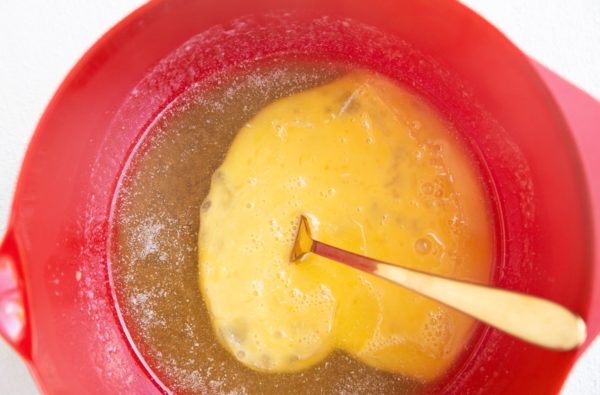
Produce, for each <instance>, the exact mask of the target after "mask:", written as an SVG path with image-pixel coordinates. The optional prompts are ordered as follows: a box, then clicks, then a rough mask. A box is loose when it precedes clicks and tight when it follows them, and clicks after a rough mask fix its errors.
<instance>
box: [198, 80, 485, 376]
mask: <svg viewBox="0 0 600 395" xmlns="http://www.w3.org/2000/svg"><path fill="white" fill-rule="evenodd" d="M487 212H488V207H487V203H486V198H485V191H484V188H483V186H482V183H481V181H480V179H479V175H478V173H477V171H476V169H475V167H474V166H473V161H472V159H471V157H470V156H469V154H468V153H467V152H466V150H465V149H464V147H463V145H462V143H461V142H459V141H458V140H457V138H456V136H455V133H454V132H453V131H452V130H451V127H450V126H449V125H448V124H447V123H446V122H445V121H444V120H443V119H442V118H441V116H440V115H439V114H438V113H437V112H436V111H435V110H434V109H433V108H432V107H431V106H429V105H428V104H426V103H425V102H424V101H423V100H422V99H420V98H418V97H416V96H415V95H414V94H412V93H410V92H409V91H407V90H405V89H403V88H402V87H399V86H397V85H396V84H394V83H393V82H391V81H389V80H387V79H385V78H384V77H381V76H378V75H374V74H370V73H366V72H352V73H350V74H347V75H345V76H344V77H342V78H339V79H337V80H335V81H333V82H330V83H328V84H326V85H324V86H320V87H317V88H313V89H310V90H307V91H304V92H301V93H297V94H295V95H292V96H290V97H287V98H283V99H280V100H278V101H275V102H273V103H271V104H270V105H268V106H267V107H265V108H264V109H263V110H262V111H261V112H259V113H258V114H257V115H256V116H255V117H254V118H253V119H251V120H250V121H249V122H248V123H247V124H246V125H245V126H244V127H243V128H242V129H241V131H240V132H239V134H238V135H237V136H236V137H235V139H234V141H233V144H232V146H231V148H230V149H229V151H228V153H227V155H226V157H225V160H224V162H223V164H222V165H221V166H220V168H219V169H218V170H217V171H216V172H215V173H214V176H213V178H212V183H211V187H210V192H209V194H208V196H207V197H206V199H205V201H204V203H203V204H202V206H201V214H200V232H199V245H198V246H199V273H200V288H201V292H202V294H203V298H204V300H205V301H206V304H207V307H208V311H209V315H210V319H211V321H212V326H213V329H214V331H215V334H216V336H217V338H218V339H219V341H220V342H221V344H222V346H223V347H224V348H225V349H227V350H228V351H229V352H230V353H231V354H232V355H233V356H234V357H235V358H236V359H237V360H238V361H239V362H241V363H242V364H244V365H246V366H247V367H249V368H252V369H254V370H258V371H264V372H294V371H300V370H303V369H306V368H308V367H310V366H312V365H315V364H317V363H318V362H320V361H322V360H323V359H325V358H326V357H327V356H328V355H329V354H330V353H331V352H332V351H333V350H334V349H339V350H342V351H344V352H346V353H347V354H349V355H350V356H352V357H353V358H355V359H357V360H359V361H361V362H363V363H365V364H367V365H369V366H372V367H375V368H377V369H381V370H385V371H389V372H394V373H399V374H402V375H406V376H409V377H413V378H416V379H418V380H420V381H430V380H433V379H435V378H438V377H440V376H441V375H442V374H443V373H445V372H446V371H447V370H448V369H449V367H450V366H451V365H452V364H453V362H455V361H456V359H457V358H458V356H459V355H460V353H461V351H462V350H463V349H464V346H465V345H466V343H467V342H468V341H469V338H470V335H471V333H472V330H473V326H474V321H473V319H471V318H469V317H467V316H465V315H463V314H461V313H459V312H456V311H454V310H452V309H450V308H448V307H445V306H443V305H441V304H439V303H437V302H434V301H431V300H429V299H427V298H424V297H422V296H419V295H417V294H415V293H413V292H411V291H408V290H405V289H402V288H400V287H398V286H396V285H393V284H391V283H389V282H386V281H385V280H382V279H378V278H375V277H373V276H371V275H369V274H365V273H362V272H359V271H357V270H355V269H352V268H349V267H345V266H343V265H340V264H338V263H334V262H332V261H328V260H326V259H324V258H321V257H318V256H315V255H311V256H308V257H307V258H306V259H305V260H304V261H303V262H302V263H301V264H297V265H292V264H290V262H289V256H290V250H291V247H292V245H293V239H294V236H295V232H296V226H297V223H298V217H299V216H300V215H301V214H304V215H306V216H307V217H308V218H309V220H310V222H311V229H312V231H313V236H314V237H315V238H316V239H318V240H321V241H323V242H325V243H328V244H333V245H336V246H338V247H341V248H344V249H346V250H350V251H353V252H356V253H359V254H362V255H367V256H370V257H373V258H376V259H379V260H382V261H387V262H395V263H398V264H402V265H404V266H407V267H410V268H414V269H418V270H422V271H426V272H431V273H436V274H441V275H445V276H449V277H453V278H460V279H468V280H471V281H475V282H480V283H486V282H487V281H488V278H489V273H490V267H491V263H492V254H493V242H492V226H491V223H490V219H489V216H488V215H487Z"/></svg>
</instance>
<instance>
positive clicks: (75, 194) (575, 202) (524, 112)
mask: <svg viewBox="0 0 600 395" xmlns="http://www.w3.org/2000/svg"><path fill="white" fill-rule="evenodd" d="M249 15H254V16H253V17H246V18H244V19H241V20H240V19H239V18H240V17H243V16H249ZM323 16H327V18H323ZM346 18H349V19H346ZM234 20H237V22H232V21H234ZM215 25H221V26H223V27H222V28H213V29H210V28H211V27H213V26H215ZM365 26H372V27H374V28H375V29H371V28H367V27H365ZM200 33H202V35H201V36H199V38H198V37H196V38H195V39H192V38H193V37H194V36H196V35H198V34H200ZM190 39H192V40H191V41H188V40H190ZM178 48H179V49H178ZM278 56H295V57H304V58H315V59H325V60H336V61H346V62H349V63H353V64H356V65H358V66H362V67H368V68H371V69H374V70H375V71H378V72H380V73H382V74H385V75H387V76H389V77H391V78H394V79H396V80H398V81H399V82H400V83H402V84H404V85H407V86H409V87H410V88H411V89H414V90H416V91H417V92H419V93H420V94H422V95H423V96H424V97H426V98H427V99H428V100H429V101H431V102H432V103H433V104H434V105H436V106H437V107H438V108H439V109H440V111H442V112H443V113H444V114H445V115H446V117H447V118H448V119H450V121H451V122H452V123H453V124H454V125H455V127H456V129H457V130H458V132H459V133H460V135H461V137H462V138H463V140H464V141H465V143H466V144H467V145H468V146H469V147H470V148H471V149H472V151H473V152H474V154H475V156H476V157H477V159H478V163H479V164H480V167H481V170H482V173H483V174H484V175H485V178H486V182H487V184H488V189H489V191H490V194H491V195H492V200H493V201H494V202H495V205H496V207H495V222H496V231H497V232H496V233H497V235H498V236H497V245H498V258H497V262H496V264H495V271H494V278H493V282H494V284H496V285H498V286H502V287H505V288H509V289H514V290H519V291H523V292H527V293H531V294H534V295H538V296H542V297H544V298H548V299H551V300H554V301H556V302H558V303H561V304H563V305H565V306H566V307H568V308H569V309H572V310H573V311H575V312H577V313H578V314H580V315H581V316H582V317H584V319H585V320H586V322H587V323H588V330H589V332H590V334H589V337H588V341H587V342H586V344H585V345H584V346H583V347H582V348H580V349H579V350H576V351H572V352H553V351H548V350H545V349H541V348H537V347H534V346H531V345H528V344H525V343H523V342H520V341H518V340H515V339H514V338H512V337H510V336H508V335H505V334H503V333H500V332H498V331H495V330H492V329H489V328H483V327H481V329H480V331H479V333H478V336H476V340H475V341H473V342H472V344H470V345H469V347H468V350H466V352H465V356H464V358H462V360H461V361H460V363H459V364H457V366H456V367H455V369H454V370H453V371H452V372H451V373H450V375H449V376H448V378H447V379H446V380H445V381H444V382H443V383H440V386H439V387H437V388H438V390H439V391H441V392H445V393H455V394H465V393H472V394H479V393H482V394H483V393H485V394H504V393H513V394H521V393H523V394H552V393H557V392H558V391H559V390H560V387H561V386H562V384H563V381H564V379H565V377H566V375H567V373H568V371H569V370H570V368H571V366H572V365H573V363H574V361H575V360H576V358H577V357H578V355H580V353H581V352H582V351H583V350H584V349H585V347H587V345H589V343H590V341H591V339H593V338H594V337H595V336H596V335H597V334H598V331H599V328H600V261H599V260H598V257H597V255H596V250H595V249H596V247H597V246H598V239H597V237H598V236H597V234H596V233H595V232H597V230H598V229H599V228H600V219H599V215H598V211H597V210H598V208H599V205H598V203H600V202H599V201H597V200H596V201H592V199H591V196H596V197H598V196H599V195H598V192H599V191H600V189H599V188H600V185H598V184H599V181H598V179H597V177H596V179H595V178H594V177H593V176H592V174H593V171H594V170H595V171H596V173H597V172H598V171H600V166H599V165H600V164H599V163H598V161H596V162H595V166H597V167H596V168H595V169H594V168H589V167H588V168H586V170H587V173H586V172H584V170H583V168H582V165H581V163H580V160H581V159H580V155H579V153H578V151H577V150H576V147H575V144H574V142H573V138H572V134H571V131H570V129H569V127H568V126H567V124H566V122H565V120H564V119H563V116H562V114H561V112H560V110H559V108H558V107H557V105H556V103H555V102H554V100H553V98H552V96H551V95H550V93H549V91H548V90H547V88H546V86H545V85H544V83H543V82H542V80H541V79H540V77H539V76H538V74H537V73H536V71H535V70H534V69H533V67H532V66H531V64H530V63H529V61H528V60H527V58H526V57H525V56H524V55H523V54H522V53H521V52H519V50H518V49H516V48H515V47H514V46H513V45H512V44H511V43H510V42H509V41H508V40H507V39H506V38H505V37H504V36H502V35H501V34H500V33H499V32H498V31H497V30H495V29H494V28H493V27H492V26H490V25H489V24H488V23H486V22H485V21H484V20H482V19H481V18H480V17H478V16H477V15H475V14H474V13H472V12H471V11H469V10H468V9H466V8H464V7H463V6H461V5H460V4H458V3H455V2H452V1H435V2H433V1H429V0H411V1H386V0H374V1H368V2H366V1H350V0H342V1H340V0H318V1H317V0H252V1H235V0H222V1H219V2H209V1H206V0H196V1H194V0H190V1H185V0H162V1H155V2H151V3H150V4H148V5H146V6H144V7H142V8H140V9H139V10H137V11H136V12H134V13H133V14H132V15H130V16H129V17H127V18H126V19H125V20H123V21H122V22H121V23H119V24H118V25H117V26H116V27H115V28H113V29H112V30H111V31H110V32H109V33H107V34H106V35H105V36H104V37H103V38H102V39H101V40H100V41H99V42H98V43H97V44H96V45H94V47H93V48H92V49H91V50H90V51H88V53H87V54H86V55H85V56H84V57H83V59H82V60H81V61H80V62H79V63H78V64H77V66H76V67H75V68H74V69H73V70H72V71H71V73H70V74H69V76H68V77H67V78H66V79H65V81H64V82H63V84H62V86H61V87H60V89H59V90H58V92H57V93H56V95H55V96H54V98H53V99H52V101H51V103H50V104H49V105H48V108H47V109H46V112H45V113H44V115H43V117H42V119H41V121H40V123H39V125H38V128H37V130H36V132H35V134H34V137H33V139H32V141H31V144H30V146H29V150H28V152H27V155H26V158H25V160H24V163H23V168H22V171H21V175H20V178H19V182H18V186H17V190H16V193H15V198H14V204H13V209H12V215H11V217H10V223H9V226H8V231H7V234H6V237H5V239H4V241H3V243H2V246H1V249H0V333H1V334H2V336H3V337H4V338H5V339H6V340H7V341H8V342H9V343H10V344H11V345H12V346H13V347H14V349H15V350H16V351H17V352H18V353H19V354H21V356H22V357H23V358H24V359H25V361H26V362H27V363H28V365H29V367H30V370H31V372H32V374H33V375H34V376H35V378H36V380H37V383H38V385H39V386H40V388H41V389H42V390H43V392H45V393H51V394H81V393H88V394H92V393H98V394H113V393H128V394H130V393H138V394H139V393H143V394H153V393H161V391H167V392H168V389H167V388H168V378H165V377H161V375H160V374H156V373H155V372H154V373H153V372H152V371H151V369H149V368H148V366H147V364H146V363H145V362H144V359H143V358H142V356H141V355H138V352H137V350H136V348H135V346H134V345H133V344H132V343H131V342H130V338H129V336H128V331H127V330H126V328H125V327H124V326H123V325H122V324H121V322H122V320H121V317H120V315H119V313H118V309H117V307H116V305H115V303H114V301H113V294H112V290H111V286H110V283H109V275H108V263H109V259H110V254H109V251H108V250H107V237H108V235H109V231H110V227H109V213H110V210H111V206H112V199H113V195H114V191H115V188H116V186H117V182H118V179H119V177H120V174H121V172H122V170H123V167H124V165H125V163H126V162H127V159H128V157H129V156H130V154H131V153H132V150H133V147H134V146H135V145H136V143H137V142H138V141H139V139H140V138H142V136H143V135H144V131H145V130H146V128H147V126H148V125H149V123H150V122H151V121H152V120H153V119H154V118H155V117H156V115H157V114H158V113H160V111H161V110H162V109H164V108H165V106H167V105H168V104H169V103H171V102H172V101H173V100H174V98H176V97H177V96H179V95H180V94H181V93H182V92H184V91H185V90H186V89H187V88H188V87H190V86H191V85H193V84H194V83H196V82H199V81H202V80H203V79H205V78H207V77H208V76H210V75H212V74H214V73H215V72H217V71H219V70H221V69H223V68H227V67H246V66H248V65H251V64H252V62H254V61H258V60H260V59H267V58H272V57H278ZM592 138H593V139H594V141H597V139H598V138H599V137H598V136H596V137H592ZM584 151H585V150H584ZM585 153H586V152H584V154H585ZM587 154H588V155H589V154H591V153H590V152H587ZM589 163H591V162H589ZM589 163H588V164H589ZM588 188H590V189H588ZM590 190H591V191H592V192H590ZM592 203H593V204H594V208H595V210H596V211H592ZM593 215H595V217H594V216H593ZM594 237H596V238H594Z"/></svg>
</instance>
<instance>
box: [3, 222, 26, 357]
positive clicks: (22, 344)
mask: <svg viewBox="0 0 600 395" xmlns="http://www.w3.org/2000/svg"><path fill="white" fill-rule="evenodd" d="M28 332H29V328H28V319H27V309H26V305H25V282H24V279H23V272H22V268H21V265H20V261H19V254H18V248H17V244H16V243H15V239H14V236H13V234H12V232H11V231H8V232H7V234H6V236H5V238H4V241H3V242H2V244H1V245H0V336H2V337H3V338H4V339H5V340H6V341H7V342H8V344H10V345H11V346H12V347H13V348H14V349H15V350H16V351H17V352H18V353H19V354H20V355H21V356H22V357H23V358H25V359H30V356H31V342H30V339H29V336H28Z"/></svg>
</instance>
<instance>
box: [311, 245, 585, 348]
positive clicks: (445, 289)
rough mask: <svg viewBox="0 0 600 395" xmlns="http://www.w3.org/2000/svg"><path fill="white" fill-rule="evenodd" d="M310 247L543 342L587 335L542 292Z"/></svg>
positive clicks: (565, 343)
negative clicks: (520, 290) (533, 293)
mask: <svg viewBox="0 0 600 395" xmlns="http://www.w3.org/2000/svg"><path fill="white" fill-rule="evenodd" d="M309 250H310V252H313V253H315V254H317V255H320V256H323V257H325V258H329V259H333V260H335V261H338V262H340V263H344V264H347V265H349V266H352V267H355V268H357V269H360V270H363V271H365V272H368V273H372V274H374V275H376V276H379V277H381V278H384V279H386V280H389V281H392V282H394V283H396V284H398V285H401V286H403V287H405V288H408V289H410V290H412V291H415V292H417V293H419V294H421V295H424V296H427V297H429V298H431V299H434V300H436V301H438V302H441V303H444V304H445V305H448V306H450V307H453V308H455V309H457V310H459V311H462V312H463V313H466V314H468V315H470V316H472V317H474V318H476V319H478V320H480V321H482V322H485V323H486V324H488V325H490V326H493V327H494V328H497V329H500V330H502V331H504V332H506V333H509V334H511V335H513V336H515V337H518V338H520V339H522V340H525V341H527V342H530V343H533V344H537V345H539V346H542V347H546V348H551V349H556V350H571V349H573V348H575V347H577V346H579V345H581V344H582V343H583V342H584V340H585V337H586V326H585V323H584V321H583V320H582V319H581V317H579V316H578V315H576V314H574V313H573V312H571V311H569V310H567V309H566V308H564V307H563V306H561V305H559V304H557V303H554V302H551V301H548V300H545V299H542V298H538V297H535V296H530V295H525V294H522V293H518V292H513V291H507V290H503V289H498V288H493V287H488V286H484V285H478V284H473V283H469V282H465V281H460V280H453V279H449V278H446V277H441V276H437V275H434V274H428V273H423V272H419V271H416V270H411V269H407V268H404V267H400V266H396V265H392V264H389V263H385V262H379V261H376V260H373V259H370V258H367V257H364V256H362V255H358V254H354V253H351V252H348V251H344V250H342V249H339V248H337V247H333V246H330V245H328V244H325V243H321V242H319V241H317V240H313V241H312V244H311V245H310V247H309Z"/></svg>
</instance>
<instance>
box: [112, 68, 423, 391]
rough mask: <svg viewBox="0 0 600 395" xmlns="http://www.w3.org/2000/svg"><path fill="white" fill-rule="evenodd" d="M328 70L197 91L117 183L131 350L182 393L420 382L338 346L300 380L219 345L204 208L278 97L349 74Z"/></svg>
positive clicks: (164, 118)
mask: <svg viewBox="0 0 600 395" xmlns="http://www.w3.org/2000/svg"><path fill="white" fill-rule="evenodd" d="M346 71H347V70H346V68H345V67H341V66H338V65H331V64H313V63H310V64H309V63H302V62H294V63H280V64H277V65H263V66H261V67H259V68H255V69H254V70H252V72H251V73H249V74H238V75H236V76H233V77H231V76H230V77H229V78H221V79H217V80H215V83H214V85H213V86H212V87H211V88H210V89H201V88H197V89H192V90H191V91H189V92H186V93H185V94H184V95H183V96H182V97H180V98H178V99H177V100H176V101H175V102H174V103H173V104H172V105H171V106H170V107H169V108H168V109H167V110H166V111H164V112H163V113H162V114H161V115H160V116H159V117H158V119H157V120H156V121H155V122H154V123H153V124H152V125H151V126H150V128H149V130H148V132H147V135H146V136H147V137H146V138H145V139H144V141H143V142H142V143H141V144H140V146H139V147H138V148H137V150H136V151H135V152H134V154H133V158H132V160H131V162H130V164H129V165H128V167H127V168H126V170H125V174H124V177H123V179H122V182H121V183H120V185H119V187H118V191H117V194H116V200H115V205H116V206H115V211H114V215H113V222H112V227H113V229H112V231H113V234H114V238H113V240H112V250H113V253H112V256H111V275H112V279H113V285H114V288H115V290H116V293H117V300H118V303H119V308H120V310H121V313H122V315H123V319H124V321H125V324H126V327H127V329H128V331H129V333H130V335H131V337H132V340H133V342H134V344H135V345H136V347H137V349H138V350H139V352H140V354H141V355H142V356H143V358H144V359H145V361H146V362H147V364H148V365H149V366H150V368H151V369H152V370H153V372H154V373H155V374H156V375H157V376H158V378H159V379H160V380H161V381H162V382H163V383H164V384H165V385H166V386H167V387H168V388H169V389H171V390H172V391H174V392H176V393H211V394H267V393H277V394H298V393H299V391H300V392H302V393H313V394H319V393H320V394H387V393H389V394H392V393H395V394H398V393H405V394H410V393H420V392H422V391H423V385H422V384H420V383H418V382H417V381H415V380H412V379H408V378H405V377H403V376H401V375H398V374H394V373H388V372H384V371H381V370H377V369H374V368H372V367H369V366H367V365H365V364H363V363H361V362H358V361H357V360H355V359H353V358H351V357H349V356H347V355H346V354H345V353H343V352H340V351H334V352H333V353H332V354H330V356H329V357H328V358H327V359H326V360H324V361H323V362H321V363H319V364H317V365H315V366H313V367H310V368H308V369H306V370H303V371H300V372H294V373H269V374H267V373H261V372H258V371H255V370H252V369H249V368H247V367H245V366H244V365H243V364H241V363H240V362H238V361H237V360H236V358H235V357H234V356H232V355H231V354H230V353H229V352H228V351H226V350H225V349H224V348H223V347H222V346H221V344H219V342H218V341H217V338H216V336H215V334H214V331H213V328H212V327H211V321H210V317H209V315H208V311H207V308H206V305H205V303H204V301H203V300H202V297H201V293H200V291H199V289H198V288H199V285H198V229H199V212H200V205H201V203H202V202H203V200H204V199H205V197H206V195H207V194H208V192H209V188H210V183H211V177H212V175H213V173H214V171H215V170H216V169H217V168H218V167H219V166H220V165H221V163H222V162H223V159H224V158H225V155H226V153H227V150H228V148H229V146H230V144H231V142H232V141H233V139H234V137H235V136H236V134H237V133H238V131H239V130H240V129H241V128H242V126H244V125H245V124H246V123H247V122H248V121H249V120H250V119H251V118H252V117H254V116H255V115H256V114H257V113H258V112H259V111H260V110H261V109H262V108H264V107H265V106H266V105H268V104H270V103H271V102H273V101H276V100H278V99H280V98H283V97H287V96H290V95H293V94H295V93H299V92H302V91H304V90H307V89H310V88H314V87H317V86H321V85H323V84H326V83H328V82H331V81H333V80H335V79H336V78H338V77H340V76H341V75H343V74H345V72H346Z"/></svg>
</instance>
